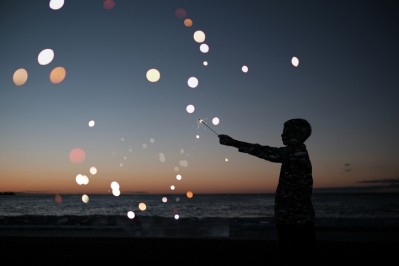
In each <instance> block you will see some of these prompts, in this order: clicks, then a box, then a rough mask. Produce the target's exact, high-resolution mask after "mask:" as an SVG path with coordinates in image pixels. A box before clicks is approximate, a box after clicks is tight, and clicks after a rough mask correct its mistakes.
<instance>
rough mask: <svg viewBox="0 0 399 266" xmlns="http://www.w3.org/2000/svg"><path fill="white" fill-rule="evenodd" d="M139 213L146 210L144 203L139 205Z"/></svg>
mask: <svg viewBox="0 0 399 266" xmlns="http://www.w3.org/2000/svg"><path fill="white" fill-rule="evenodd" d="M139 209H140V211H145V210H146V209H147V205H146V204H145V203H144V202H140V203H139Z"/></svg>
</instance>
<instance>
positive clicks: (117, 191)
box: [112, 189, 121, 197]
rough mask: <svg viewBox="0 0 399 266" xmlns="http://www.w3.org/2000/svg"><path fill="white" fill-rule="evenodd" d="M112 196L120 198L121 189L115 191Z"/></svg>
mask: <svg viewBox="0 0 399 266" xmlns="http://www.w3.org/2000/svg"><path fill="white" fill-rule="evenodd" d="M112 195H114V196H115V197H118V196H120V195H121V191H120V190H119V189H113V190H112Z"/></svg>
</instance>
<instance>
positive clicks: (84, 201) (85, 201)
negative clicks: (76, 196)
mask: <svg viewBox="0 0 399 266" xmlns="http://www.w3.org/2000/svg"><path fill="white" fill-rule="evenodd" d="M82 201H83V203H88V202H89V196H87V195H86V194H84V195H83V196H82Z"/></svg>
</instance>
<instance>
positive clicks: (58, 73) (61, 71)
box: [50, 67, 66, 84]
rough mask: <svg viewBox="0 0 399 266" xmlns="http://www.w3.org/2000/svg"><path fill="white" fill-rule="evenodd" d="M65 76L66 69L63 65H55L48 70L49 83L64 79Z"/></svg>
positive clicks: (56, 82)
mask: <svg viewBox="0 0 399 266" xmlns="http://www.w3.org/2000/svg"><path fill="white" fill-rule="evenodd" d="M65 76H66V70H65V68H64V67H56V68H54V69H53V70H51V72H50V81H51V83H54V84H58V83H61V82H62V81H64V79H65Z"/></svg>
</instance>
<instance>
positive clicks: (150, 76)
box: [146, 68, 161, 82]
mask: <svg viewBox="0 0 399 266" xmlns="http://www.w3.org/2000/svg"><path fill="white" fill-rule="evenodd" d="M146 77H147V80H148V81H149V82H157V81H158V80H159V79H160V78H161V74H160V73H159V71H158V70H157V69H155V68H151V69H149V70H148V71H147V74H146Z"/></svg>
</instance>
